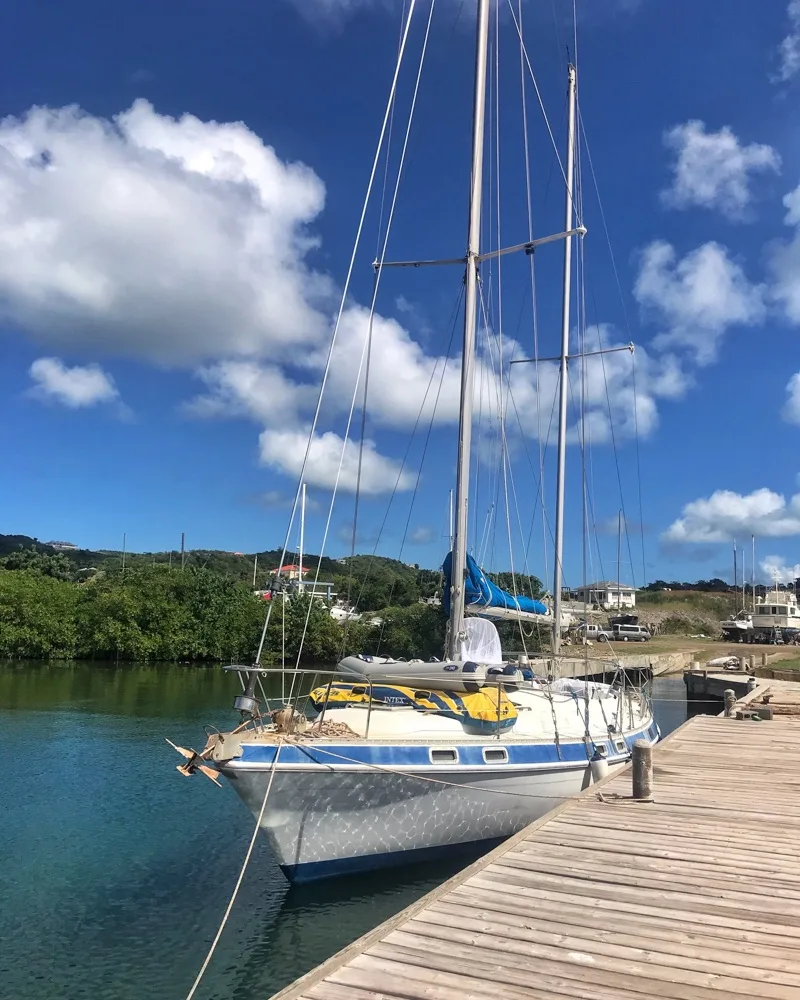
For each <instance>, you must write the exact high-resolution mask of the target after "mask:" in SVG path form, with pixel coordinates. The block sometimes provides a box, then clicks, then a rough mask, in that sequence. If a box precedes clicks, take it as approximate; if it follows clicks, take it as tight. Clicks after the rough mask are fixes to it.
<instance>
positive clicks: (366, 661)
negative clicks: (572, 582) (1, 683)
mask: <svg viewBox="0 0 800 1000" xmlns="http://www.w3.org/2000/svg"><path fill="white" fill-rule="evenodd" d="M476 6H477V18H476V47H475V72H474V99H473V136H472V162H471V173H470V176H471V179H472V181H471V191H470V205H469V212H468V218H469V223H468V230H469V235H468V241H467V247H466V252H465V253H464V254H463V255H462V256H461V257H460V258H456V261H457V262H459V263H460V264H461V266H462V267H463V268H464V288H465V294H464V330H463V346H462V379H461V394H460V407H459V431H458V465H457V477H456V503H455V517H454V530H453V543H452V550H451V552H450V553H449V554H448V556H447V558H446V560H445V563H444V578H445V585H444V593H443V597H444V600H443V612H444V613H445V614H446V615H447V616H448V631H447V640H446V648H445V649H444V650H443V657H442V659H441V660H438V659H431V660H429V661H426V662H423V661H422V660H412V661H406V660H401V659H394V658H391V657H385V656H384V657H378V656H370V655H366V654H359V653H357V652H355V653H353V654H352V655H348V656H345V657H343V659H342V660H341V662H340V663H339V665H338V667H337V669H336V670H335V671H332V672H330V673H329V674H327V675H326V674H325V672H321V671H317V670H303V669H301V668H299V667H295V668H291V669H289V668H285V667H284V668H283V669H276V668H270V667H265V666H262V665H261V663H260V651H259V655H258V656H257V657H256V660H255V662H254V663H253V664H252V665H236V666H233V667H230V668H227V669H230V670H233V671H235V672H236V673H238V674H239V678H240V681H241V685H242V689H243V690H242V693H241V694H240V695H238V696H237V697H236V699H235V702H234V707H235V708H236V710H237V711H239V712H240V714H241V720H242V721H241V724H240V725H239V726H238V727H236V728H235V729H233V730H231V731H230V732H225V733H220V732H213V733H212V734H211V735H210V736H209V738H208V742H207V744H206V746H205V747H204V749H203V750H202V751H200V752H199V753H195V752H194V751H185V754H186V755H187V757H188V759H187V761H186V763H185V764H183V765H181V770H182V771H183V773H184V774H191V773H194V772H195V771H197V770H201V771H203V773H207V772H210V773H209V774H208V776H209V777H216V775H217V774H221V775H222V776H224V777H225V778H226V779H227V780H228V781H229V782H230V783H231V785H232V787H233V788H234V790H235V791H236V793H237V794H238V795H239V796H240V798H241V799H242V800H243V802H244V803H245V805H246V806H247V807H248V808H249V809H250V811H251V813H252V814H253V816H254V817H255V818H256V821H257V823H258V824H259V825H260V827H261V829H262V830H263V832H264V833H265V834H266V836H267V837H268V839H269V842H270V844H271V846H272V850H273V852H274V854H275V857H276V859H277V861H278V863H279V864H280V866H281V868H282V870H283V872H284V873H285V875H286V876H287V878H289V879H290V880H291V881H294V882H303V881H311V880H314V879H319V878H325V877H329V876H334V875H342V874H347V873H353V872H363V871H367V870H370V869H376V868H381V867H386V866H390V865H396V864H403V863H410V862H414V861H418V860H422V859H429V858H433V857H436V856H439V855H441V854H444V853H451V852H453V851H455V850H458V849H465V848H473V847H474V846H475V845H484V846H487V847H488V846H489V845H490V844H492V843H493V842H497V841H498V840H500V839H502V838H505V837H508V836H510V835H511V834H513V833H515V832H516V831H518V830H520V829H521V828H522V827H524V826H525V825H527V824H529V823H530V822H532V821H533V820H535V819H537V818H538V817H539V816H541V815H543V814H544V813H546V812H547V811H549V810H550V809H552V808H553V807H554V806H556V805H558V804H559V803H560V802H562V801H563V800H564V799H566V798H568V797H569V796H571V795H574V794H576V793H578V792H580V791H581V790H582V789H584V788H586V787H587V786H588V785H589V784H590V783H591V782H592V780H594V779H596V778H598V777H600V776H602V775H603V774H605V773H606V772H607V771H608V770H609V769H613V768H616V767H620V766H622V765H624V764H626V763H627V762H628V761H629V760H630V757H631V753H632V747H633V745H634V743H636V742H637V741H639V740H645V741H647V742H648V743H651V744H652V743H655V742H656V741H657V739H658V737H659V732H658V727H657V725H656V723H655V722H654V720H653V714H652V708H651V705H650V702H649V700H648V698H647V696H646V694H645V692H644V691H643V690H642V689H640V688H639V687H636V686H632V685H631V684H630V683H629V680H628V678H627V676H626V674H625V672H624V670H622V669H617V670H616V671H615V668H614V666H613V664H612V665H611V673H612V674H613V676H612V678H611V680H610V682H609V683H598V682H593V681H589V680H588V679H586V680H567V679H560V678H558V676H557V673H558V657H559V655H560V644H561V629H562V625H563V621H562V613H561V594H562V578H561V574H562V549H563V535H564V484H565V457H566V443H567V432H568V428H567V394H568V386H567V363H568V360H569V359H570V358H571V357H575V355H574V354H570V347H569V332H570V317H569V305H570V280H571V271H570V263H571V246H572V241H573V240H575V239H577V238H580V237H581V236H582V235H583V234H584V233H585V229H584V228H583V226H582V223H580V224H579V225H577V226H576V225H575V224H574V221H573V212H574V199H573V192H574V188H573V176H574V164H575V156H574V153H575V143H576V70H575V67H574V66H572V65H570V66H569V69H568V80H567V100H568V140H567V160H566V163H567V165H566V172H565V181H566V190H565V214H566V221H565V225H564V230H563V231H562V232H560V233H557V234H555V235H553V236H548V237H544V238H542V239H541V240H538V241H537V240H533V239H529V240H528V241H527V242H525V243H522V244H520V245H518V246H516V247H512V248H508V249H507V250H501V251H498V252H497V255H500V254H501V253H507V252H512V251H514V250H516V251H520V252H526V253H528V254H530V253H532V252H533V250H534V249H535V248H536V247H537V246H538V245H540V244H547V243H551V242H557V241H562V242H563V246H564V276H563V289H562V306H563V308H562V338H561V353H560V359H559V360H560V387H559V422H558V479H557V494H556V530H555V559H554V565H555V569H554V585H553V591H552V593H553V595H554V597H553V606H552V608H551V607H549V606H547V605H546V604H545V603H543V602H542V601H539V600H537V599H535V598H534V597H532V596H522V595H520V594H517V593H510V592H509V591H506V590H502V589H501V588H500V587H498V586H496V585H495V584H494V583H493V582H492V581H491V580H490V579H489V578H488V576H487V575H486V574H485V573H484V572H483V571H482V570H481V569H480V567H479V566H478V564H477V562H475V560H473V558H472V557H471V556H470V555H469V553H468V539H467V526H468V525H467V520H468V519H467V512H468V501H469V490H470V459H471V443H470V435H471V428H472V421H473V398H474V395H475V384H474V382H475V379H474V360H475V355H476V327H477V313H478V292H479V286H478V282H479V266H480V264H481V262H482V261H483V260H486V259H487V256H486V255H485V254H482V253H481V243H480V224H481V193H482V175H483V149H484V119H485V109H486V90H487V47H488V38H489V29H490V17H489V10H490V2H489V0H477V3H476ZM406 263H408V262H406ZM417 263H418V264H419V265H420V266H422V265H423V264H424V263H447V262H432V261H427V262H422V261H420V262H417ZM450 263H453V261H450ZM381 266H388V265H381ZM301 480H302V473H301ZM271 611H272V608H271V607H270V608H269V610H268V612H267V614H268V615H269V614H270V613H271ZM509 620H511V621H515V622H520V623H523V622H524V623H536V624H539V625H541V626H543V627H544V629H546V630H548V631H550V633H551V642H552V655H551V656H549V657H547V658H543V659H541V660H539V661H537V660H535V659H534V660H530V659H529V658H528V657H527V656H522V657H520V658H518V659H517V660H515V661H514V662H508V660H507V659H506V658H504V657H503V655H502V649H501V643H500V639H499V635H498V632H497V628H496V626H495V624H494V622H495V621H509ZM262 644H263V642H262ZM605 667H606V668H608V667H609V664H608V663H607V662H606V663H605ZM589 672H590V671H589V669H588V661H587V674H588V673H589ZM277 676H280V677H281V679H282V681H283V682H284V684H286V681H287V679H288V682H289V683H288V693H286V694H285V696H284V697H283V698H282V699H281V702H280V707H279V708H277V709H275V710H274V711H271V712H270V705H269V703H267V702H266V695H265V693H264V692H263V690H262V689H261V685H262V683H263V681H264V680H265V679H266V680H267V681H268V682H269V683H271V682H274V680H275V678H276V677H277ZM314 678H316V679H317V680H319V679H324V683H322V684H321V685H320V684H317V683H316V682H315V680H314ZM259 693H261V697H259Z"/></svg>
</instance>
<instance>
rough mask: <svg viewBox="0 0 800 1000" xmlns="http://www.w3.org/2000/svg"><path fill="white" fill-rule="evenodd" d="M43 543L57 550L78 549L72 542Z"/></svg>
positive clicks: (73, 550) (74, 550)
mask: <svg viewBox="0 0 800 1000" xmlns="http://www.w3.org/2000/svg"><path fill="white" fill-rule="evenodd" d="M44 544H45V545H49V546H50V548H51V549H57V550H58V551H59V552H77V550H78V546H77V545H75V543H74V542H45V543H44Z"/></svg>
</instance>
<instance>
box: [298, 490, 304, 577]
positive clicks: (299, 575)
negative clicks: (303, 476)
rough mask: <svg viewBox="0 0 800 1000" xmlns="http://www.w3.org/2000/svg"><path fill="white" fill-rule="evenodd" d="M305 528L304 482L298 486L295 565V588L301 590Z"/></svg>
mask: <svg viewBox="0 0 800 1000" xmlns="http://www.w3.org/2000/svg"><path fill="white" fill-rule="evenodd" d="M305 530H306V484H305V483H303V485H302V486H301V487H300V557H299V559H298V565H297V590H298V593H302V592H303V542H304V538H303V536H304V534H305Z"/></svg>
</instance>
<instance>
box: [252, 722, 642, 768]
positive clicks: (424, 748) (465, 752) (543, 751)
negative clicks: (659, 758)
mask: <svg viewBox="0 0 800 1000" xmlns="http://www.w3.org/2000/svg"><path fill="white" fill-rule="evenodd" d="M658 736H659V733H658V727H657V725H656V724H655V722H652V723H651V724H650V726H649V727H647V728H646V729H642V730H640V731H639V732H636V733H629V734H627V735H626V736H625V737H616V738H617V739H624V741H625V744H626V750H625V751H624V752H623V756H627V753H628V752H629V751H630V748H631V747H632V746H633V744H634V743H635V742H636V740H638V739H647V740H649V741H650V742H652V743H655V742H656V740H657V739H658ZM597 742H598V743H599V744H600V745H601V746H605V748H606V756H607V758H608V759H609V760H610V761H614V760H615V759H617V758H619V756H620V754H619V751H618V750H617V749H616V748H615V746H614V744H613V743H612V742H610V741H609V742H604V741H602V740H599V741H597ZM445 745H446V746H448V747H450V746H452V747H456V748H457V749H458V762H459V764H463V765H469V766H470V767H479V768H486V769H487V770H491V769H496V768H498V767H499V768H500V769H502V765H497V764H495V763H489V762H487V761H486V759H485V758H484V756H483V749H484V744H481V743H469V744H466V745H465V744H463V743H459V742H458V740H454V741H453V742H452V743H446V744H445V743H444V742H443V741H436V742H435V743H423V742H421V741H420V742H419V743H416V744H408V743H403V744H399V745H394V746H392V745H391V744H389V745H387V744H386V743H370V742H368V741H364V742H353V743H342V744H326V745H324V746H314V744H313V743H306V744H302V745H290V744H289V745H286V744H285V745H284V746H282V747H281V756H280V762H281V764H323V765H326V766H328V767H330V766H331V765H336V764H342V763H345V762H348V763H358V764H362V765H367V766H370V765H375V766H378V767H380V766H383V767H415V766H417V767H424V766H429V765H430V763H431V759H430V756H429V750H430V748H431V747H432V746H433V747H436V746H445ZM485 746H488V747H498V746H502V747H505V748H506V750H507V751H508V763H509V764H517V765H520V764H563V763H578V762H584V763H585V761H586V759H587V754H586V745H585V744H584V742H583V741H582V740H580V741H578V740H576V741H574V742H562V743H561V744H560V745H559V746H558V747H557V746H556V744H555V742H553V743H529V744H526V743H522V742H520V743H514V742H510V741H508V742H507V741H505V740H500V741H492V742H489V741H488V739H487V742H486V744H485ZM326 750H328V751H330V752H329V753H326V752H325V751H326ZM275 752H276V749H275V747H274V746H268V745H264V744H248V743H243V744H242V756H241V758H240V759H241V760H242V762H244V763H248V764H255V763H258V764H265V765H269V764H271V763H272V761H273V760H274V758H275ZM336 755H339V756H338V757H337V756H336ZM341 758H345V760H342V759H341Z"/></svg>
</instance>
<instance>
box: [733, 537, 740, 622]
mask: <svg viewBox="0 0 800 1000" xmlns="http://www.w3.org/2000/svg"><path fill="white" fill-rule="evenodd" d="M738 589H739V566H738V564H737V562H736V539H735V538H734V540H733V596H734V599H735V598H736V592H737V591H738ZM734 607H735V605H734Z"/></svg>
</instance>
